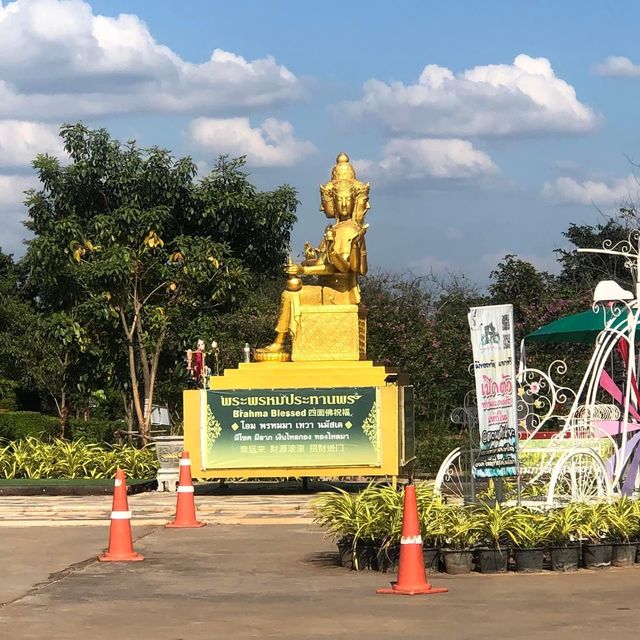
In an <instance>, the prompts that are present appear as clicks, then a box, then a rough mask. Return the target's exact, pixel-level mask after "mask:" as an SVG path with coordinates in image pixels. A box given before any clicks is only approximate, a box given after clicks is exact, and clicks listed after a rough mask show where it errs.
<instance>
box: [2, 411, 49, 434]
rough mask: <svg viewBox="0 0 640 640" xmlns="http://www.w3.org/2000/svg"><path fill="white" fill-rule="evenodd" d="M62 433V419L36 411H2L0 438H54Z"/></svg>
mask: <svg viewBox="0 0 640 640" xmlns="http://www.w3.org/2000/svg"><path fill="white" fill-rule="evenodd" d="M59 433H60V420H59V419H58V418H56V417H53V416H47V415H44V414H42V413H37V412H35V411H7V412H5V413H0V438H2V439H4V440H20V439H22V438H26V437H28V436H41V437H43V438H44V439H49V438H54V437H56V436H57V435H58V434H59Z"/></svg>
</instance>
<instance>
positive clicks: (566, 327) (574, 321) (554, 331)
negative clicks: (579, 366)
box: [525, 309, 627, 344]
mask: <svg viewBox="0 0 640 640" xmlns="http://www.w3.org/2000/svg"><path fill="white" fill-rule="evenodd" d="M605 315H606V320H609V319H610V318H611V315H610V314H604V313H603V312H602V311H600V312H599V313H595V312H594V311H592V310H591V309H589V310H588V311H582V312H581V313H576V314H574V315H572V316H567V317H566V318H560V320H556V321H555V322H551V323H549V324H545V325H544V327H540V328H539V329H536V330H535V331H533V332H532V333H530V334H529V335H527V336H525V340H526V341H527V342H539V343H543V344H545V343H550V342H581V343H583V344H590V343H593V342H595V341H596V337H597V336H598V334H599V333H600V332H601V331H602V330H603V329H604V325H605ZM626 324H627V316H626V314H625V313H621V314H620V316H619V322H618V321H616V324H615V325H614V326H615V327H616V328H619V329H623V328H624V327H625V326H626Z"/></svg>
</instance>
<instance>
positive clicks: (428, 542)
mask: <svg viewBox="0 0 640 640" xmlns="http://www.w3.org/2000/svg"><path fill="white" fill-rule="evenodd" d="M443 509H444V503H443V502H442V500H441V499H440V498H436V497H431V498H430V499H428V500H423V501H422V503H420V502H418V517H419V519H420V533H421V535H422V545H423V546H422V553H423V557H424V566H425V568H426V569H427V571H430V572H434V571H438V569H439V566H440V547H441V546H442V543H443V535H444V532H445V530H444V527H443V523H444V519H443Z"/></svg>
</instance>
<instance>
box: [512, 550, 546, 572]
mask: <svg viewBox="0 0 640 640" xmlns="http://www.w3.org/2000/svg"><path fill="white" fill-rule="evenodd" d="M513 557H514V559H515V562H516V571H517V572H518V573H536V572H538V571H542V567H543V564H544V548H542V547H539V548H536V549H514V550H513Z"/></svg>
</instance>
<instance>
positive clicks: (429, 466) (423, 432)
mask: <svg viewBox="0 0 640 640" xmlns="http://www.w3.org/2000/svg"><path fill="white" fill-rule="evenodd" d="M416 430H417V433H418V437H417V441H416V471H418V472H420V473H427V474H432V475H435V474H436V473H437V472H438V469H439V468H440V465H441V464H442V461H443V460H444V459H445V458H446V456H447V454H449V453H450V452H451V451H452V450H453V449H455V448H456V447H461V446H464V444H465V438H463V436H462V435H461V434H460V432H459V431H453V430H450V429H449V428H448V427H447V426H442V425H437V424H423V425H420V426H419V427H417V429H416Z"/></svg>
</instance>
